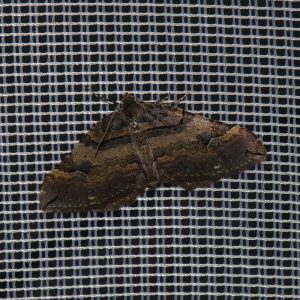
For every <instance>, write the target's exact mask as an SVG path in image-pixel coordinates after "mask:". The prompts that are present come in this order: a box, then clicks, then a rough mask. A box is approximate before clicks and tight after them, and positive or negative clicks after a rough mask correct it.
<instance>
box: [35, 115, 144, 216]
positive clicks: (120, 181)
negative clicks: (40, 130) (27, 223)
mask: <svg viewBox="0 0 300 300" xmlns="http://www.w3.org/2000/svg"><path fill="white" fill-rule="evenodd" d="M116 118H117V117H116ZM119 120H120V119H119ZM116 122H117V123H112V129H111V131H109V132H108V136H107V137H106V138H105V139H104V141H103V142H102V143H101V146H100V148H99V151H98V153H97V155H96V150H97V146H98V143H99V141H100V140H101V138H102V135H101V133H103V132H104V130H101V128H104V127H105V126H104V125H103V122H102V121H100V122H98V123H97V124H96V125H95V126H94V127H93V128H92V129H91V130H90V131H89V132H88V133H87V134H86V135H85V136H84V137H83V138H82V139H81V141H80V142H79V143H78V144H77V145H76V146H75V148H74V149H73V150H72V152H71V153H70V154H68V155H67V156H66V157H65V158H64V159H63V161H62V162H61V163H60V164H59V165H58V166H57V168H56V169H54V170H53V171H52V172H51V173H50V174H48V175H47V176H46V178H45V180H44V182H43V184H42V187H41V192H40V204H41V207H42V209H43V210H45V211H52V212H78V211H88V210H100V211H106V210H116V209H119V208H120V207H123V206H127V205H130V204H132V203H133V202H135V200H136V197H137V196H138V195H139V194H141V193H142V192H143V191H144V189H145V187H146V182H145V177H144V174H143V173H142V171H141V170H140V167H139V163H138V161H137V159H136V156H135V155H134V153H133V150H132V147H131V142H130V136H129V135H128V130H127V127H126V126H127V125H126V124H124V123H123V124H122V123H121V122H120V121H116ZM119 127H122V129H121V130H120V128H119ZM118 132H120V136H122V138H118V137H120V136H118V135H117V133H118Z"/></svg>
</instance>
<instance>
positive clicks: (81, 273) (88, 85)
mask: <svg viewBox="0 0 300 300" xmlns="http://www.w3.org/2000/svg"><path fill="white" fill-rule="evenodd" d="M22 2H23V3H22ZM26 2H27V3H25V1H1V4H0V14H1V22H0V38H1V48H0V49H1V55H0V63H1V68H0V70H1V77H0V78H1V82H0V89H1V108H0V109H1V120H0V130H1V135H0V176H1V177H0V178H1V189H0V195H1V209H0V216H1V217H0V237H1V244H0V297H2V298H6V299H100V298H101V299H102V298H103V299H115V298H118V299H200V298H201V299H206V298H210V299H216V298H217V297H218V298H219V299H232V298H233V297H234V296H236V298H235V299H249V298H255V299H258V298H264V299H266V298H267V299H279V298H283V297H287V298H289V299H299V297H300V288H299V284H300V282H299V278H300V268H299V267H300V263H299V262H300V250H299V249H300V227H299V221H300V220H299V219H300V209H299V153H300V147H299V124H300V122H299V112H300V111H299V108H300V103H299V90H298V91H297V88H296V87H297V85H298V86H299V78H298V77H296V71H297V70H298V71H299V64H298V67H297V63H296V59H297V56H299V48H296V36H297V34H299V28H300V26H299V21H300V20H299V15H300V9H299V3H298V1H237V0H232V1H225V0H224V1H222V0H220V1H193V0H190V1H175V0H174V1H168V0H164V1H163V0H160V1H155V3H156V4H151V2H154V1H150V0H149V1H134V0H131V1H112V2H110V1H85V2H86V3H81V4H75V1H74V2H72V1H45V2H47V3H46V4H45V3H42V2H40V1H26ZM98 2H99V3H98ZM260 5H261V6H260ZM298 63H299V62H298ZM297 80H298V82H297ZM92 92H97V93H100V94H101V95H102V96H103V97H106V98H108V99H112V100H114V99H119V98H120V96H121V95H122V94H124V92H132V93H134V94H136V95H137V96H138V97H139V98H142V99H143V100H153V101H154V100H157V99H159V98H161V97H162V96H163V95H165V94H166V93H170V94H171V96H170V99H171V101H172V99H175V98H177V97H178V96H180V95H182V94H183V93H185V92H188V95H187V98H186V100H185V101H184V102H183V103H181V104H180V105H181V107H182V108H185V109H186V110H189V111H191V112H195V113H200V114H203V115H205V116H206V117H209V118H213V119H215V120H221V121H225V122H228V123H232V124H239V125H240V126H242V127H246V128H248V129H250V130H252V131H254V132H256V133H257V134H258V135H260V137H261V138H262V140H263V141H264V144H265V145H266V148H267V150H268V153H269V154H268V158H267V161H266V162H265V163H263V164H260V165H258V166H256V168H255V169H253V170H249V171H246V172H244V173H242V174H240V175H239V176H236V177H233V178H230V179H224V180H222V181H221V182H218V183H216V184H214V185H213V186H212V187H211V188H207V189H196V190H195V191H193V192H187V191H185V190H183V189H181V188H179V187H174V186H167V185H162V186H160V187H158V188H157V189H155V190H147V191H145V193H144V194H143V195H141V196H140V197H139V198H138V200H137V202H136V203H135V204H134V205H133V206H131V207H127V208H124V209H122V210H120V211H116V212H106V213H102V212H95V211H91V212H86V213H74V214H65V215H64V214H59V213H47V214H46V213H44V212H42V211H41V209H40V207H39V198H38V193H39V187H40V184H41V182H42V180H43V178H44V177H45V175H46V174H47V173H48V172H50V171H51V169H53V167H54V166H55V165H56V164H57V163H58V162H59V161H60V159H61V157H62V156H63V155H64V154H65V153H67V152H68V151H70V150H71V149H72V147H73V146H74V145H75V143H76V141H77V140H78V138H79V136H80V134H82V133H84V132H86V131H87V130H88V129H89V128H90V127H91V125H92V124H93V123H94V122H96V121H98V120H100V119H101V118H102V117H103V116H104V115H105V114H107V113H110V112H111V111H112V105H110V104H108V103H107V102H105V101H103V100H100V99H99V98H97V97H95V96H94V95H93V94H92ZM297 93H298V98H297Z"/></svg>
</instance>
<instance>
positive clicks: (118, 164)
mask: <svg viewBox="0 0 300 300" xmlns="http://www.w3.org/2000/svg"><path fill="white" fill-rule="evenodd" d="M266 154H267V152H266V150H265V147H264V146H263V145H262V143H261V142H260V140H259V139H258V137H257V136H256V135H255V134H254V133H252V132H251V131H249V130H247V129H244V128H240V127H238V126H232V125H228V124H225V123H222V122H218V121H214V120H210V119H207V118H205V117H203V116H200V115H195V114H193V113H190V112H187V111H184V110H182V109H179V108H175V107H171V106H169V105H166V104H163V103H159V102H158V103H155V104H153V103H147V102H143V101H137V100H136V99H135V98H134V96H133V95H130V94H125V95H124V97H123V99H122V101H121V102H120V104H119V105H118V108H117V109H116V110H115V111H114V112H113V113H112V114H110V115H108V117H107V118H104V119H103V120H102V121H100V122H97V123H96V124H95V125H94V127H92V128H91V130H90V131H88V132H87V134H86V135H85V136H84V137H83V138H82V139H81V140H80V142H79V143H78V144H77V145H76V146H75V148H74V149H73V150H72V152H71V153H69V154H68V155H67V156H66V157H65V158H64V159H63V160H62V162H61V163H60V164H59V165H58V166H57V167H56V168H55V169H54V170H53V171H52V172H51V173H50V174H48V175H47V176H46V178H45V180H44V182H43V184H42V187H41V192H40V203H41V207H42V209H43V210H45V211H51V212H78V211H88V210H100V211H106V210H117V209H119V208H121V207H123V206H127V205H131V204H132V203H134V202H135V200H136V197H137V196H138V195H140V194H141V193H143V191H144V190H145V188H146V187H155V186H157V184H158V183H170V184H172V185H174V186H181V187H183V188H185V189H187V190H193V189H195V188H196V187H208V186H210V185H211V184H212V183H214V182H216V181H218V180H220V179H221V178H224V177H230V176H233V175H235V174H237V173H239V172H241V171H243V170H246V169H249V168H252V167H254V166H255V164H257V163H259V162H261V161H263V160H265V158H266Z"/></svg>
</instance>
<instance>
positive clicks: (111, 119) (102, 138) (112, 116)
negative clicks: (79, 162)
mask: <svg viewBox="0 0 300 300" xmlns="http://www.w3.org/2000/svg"><path fill="white" fill-rule="evenodd" d="M120 104H121V103H118V105H117V107H116V108H115V110H114V112H113V113H112V115H111V117H110V119H109V121H108V124H107V126H106V129H105V132H104V134H103V135H102V137H101V140H100V142H99V143H98V146H97V149H96V154H95V157H96V156H97V154H98V151H99V148H100V146H101V144H102V142H103V140H104V139H105V137H106V135H107V133H108V130H109V128H110V125H111V123H112V121H113V119H114V117H115V114H116V112H117V110H118V109H119V108H120Z"/></svg>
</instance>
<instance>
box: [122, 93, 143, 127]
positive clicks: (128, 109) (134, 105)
mask: <svg viewBox="0 0 300 300" xmlns="http://www.w3.org/2000/svg"><path fill="white" fill-rule="evenodd" d="M121 110H122V111H123V113H124V115H125V118H126V119H127V120H128V122H129V124H136V122H137V121H138V119H139V118H140V117H141V115H142V114H143V106H142V105H141V104H140V103H139V102H138V101H137V100H136V99H135V98H134V96H133V95H131V94H125V95H124V97H123V99H122V105H121Z"/></svg>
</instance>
